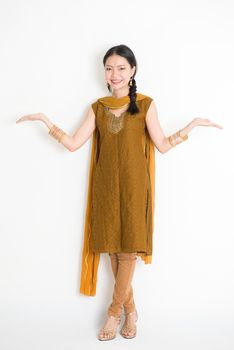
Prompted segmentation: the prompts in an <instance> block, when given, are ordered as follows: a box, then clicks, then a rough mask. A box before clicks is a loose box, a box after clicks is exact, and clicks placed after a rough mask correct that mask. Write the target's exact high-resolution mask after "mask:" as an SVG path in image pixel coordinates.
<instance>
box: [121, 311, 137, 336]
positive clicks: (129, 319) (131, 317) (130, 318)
mask: <svg viewBox="0 0 234 350" xmlns="http://www.w3.org/2000/svg"><path fill="white" fill-rule="evenodd" d="M137 320H138V313H137V310H134V311H133V312H130V313H128V314H125V322H124V325H123V327H122V329H121V331H120V334H121V335H122V337H124V338H127V339H132V338H134V337H135V336H136V333H137V329H136V324H135V323H136V322H137Z"/></svg>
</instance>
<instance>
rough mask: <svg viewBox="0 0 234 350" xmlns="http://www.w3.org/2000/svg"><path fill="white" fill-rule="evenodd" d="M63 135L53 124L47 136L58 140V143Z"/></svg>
mask: <svg viewBox="0 0 234 350" xmlns="http://www.w3.org/2000/svg"><path fill="white" fill-rule="evenodd" d="M65 134H66V133H65V132H64V131H63V130H62V129H60V128H58V127H57V126H56V125H55V124H53V126H52V127H51V128H50V131H49V135H51V136H52V137H54V138H55V139H56V140H58V142H61V139H62V137H63V135H65Z"/></svg>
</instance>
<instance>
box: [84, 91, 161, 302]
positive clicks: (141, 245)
mask: <svg viewBox="0 0 234 350" xmlns="http://www.w3.org/2000/svg"><path fill="white" fill-rule="evenodd" d="M137 95H138V97H139V100H137V101H136V104H137V106H138V108H139V110H140V112H139V113H136V114H133V115H131V114H130V113H128V112H123V113H122V114H121V115H120V116H115V115H114V112H111V111H110V110H108V109H107V108H106V106H105V105H104V104H103V103H101V101H102V99H98V100H96V101H95V102H94V103H93V104H92V108H93V111H94V114H95V124H96V128H95V130H94V132H93V142H92V152H91V160H90V170H89V187H88V201H87V207H86V219H85V230H84V243H83V253H82V269H81V284H80V292H81V293H83V294H84V295H88V296H94V295H95V294H96V283H97V275H98V266H99V259H100V253H111V252H128V253H129V252H137V255H139V256H140V257H141V258H142V260H144V261H145V263H146V264H149V263H151V261H152V252H153V240H152V237H153V230H154V192H155V185H154V174H155V169H154V168H155V160H154V144H153V142H152V140H151V139H150V136H149V133H148V130H147V126H146V121H145V118H146V114H147V111H148V108H149V106H150V104H151V101H152V100H153V98H151V97H149V96H146V95H142V94H139V93H137ZM115 111H117V110H115ZM116 114H117V113H116Z"/></svg>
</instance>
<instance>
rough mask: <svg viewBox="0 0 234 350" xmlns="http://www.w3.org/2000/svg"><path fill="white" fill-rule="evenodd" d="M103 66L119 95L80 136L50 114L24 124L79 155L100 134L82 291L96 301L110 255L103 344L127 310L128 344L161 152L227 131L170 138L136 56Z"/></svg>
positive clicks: (148, 249)
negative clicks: (142, 83) (139, 77)
mask: <svg viewBox="0 0 234 350" xmlns="http://www.w3.org/2000/svg"><path fill="white" fill-rule="evenodd" d="M103 64H104V68H105V79H106V84H107V87H108V90H109V91H110V92H111V96H105V97H102V98H99V99H97V100H96V101H95V102H94V103H92V104H91V106H90V108H89V110H88V112H87V115H86V118H85V120H84V122H83V124H82V125H81V126H80V127H79V128H78V130H77V131H76V132H75V133H74V135H72V136H70V135H68V134H67V133H65V132H64V131H63V130H62V129H60V128H58V127H57V126H56V125H55V124H53V123H52V122H51V121H50V120H49V119H48V117H47V116H46V115H44V114H43V113H36V114H30V115H26V116H23V117H22V118H20V119H18V120H17V121H16V122H17V123H19V122H22V121H26V120H40V121H42V122H43V123H45V124H46V126H47V127H48V128H49V134H50V135H51V136H53V137H54V138H55V139H56V140H58V142H60V143H62V144H63V145H64V146H65V147H66V148H67V149H68V150H69V151H71V152H74V151H75V150H77V149H79V148H80V147H81V146H82V145H83V144H84V143H85V142H86V141H87V140H88V139H89V137H90V136H91V135H93V140H92V153H91V160H90V169H89V188H88V201H87V208H86V221H85V230H84V243H83V255H82V273H81V287H80V291H81V293H83V294H85V295H95V293H96V282H97V269H98V264H99V258H100V253H108V254H109V257H110V262H111V266H112V270H113V274H114V278H115V286H114V291H113V299H112V303H111V304H110V305H109V307H108V312H107V319H106V322H105V324H104V326H103V327H102V329H101V330H100V332H99V334H98V339H99V340H110V339H114V338H115V336H116V332H117V328H118V325H119V324H120V320H121V314H122V310H123V309H124V313H125V322H124V324H123V327H122V329H121V332H120V333H121V335H122V336H123V337H125V338H133V337H135V336H136V321H137V318H138V315H137V310H136V306H135V303H134V296H133V289H132V285H131V283H132V279H133V274H134V270H135V264H136V259H137V256H140V257H141V258H142V259H143V260H144V262H145V263H151V258H152V236H153V226H154V223H153V218H154V194H155V192H154V190H155V187H154V179H155V176H154V175H155V161H154V147H156V148H157V149H158V151H159V152H160V153H166V152H167V151H169V150H170V149H171V148H172V147H174V146H176V145H178V144H180V143H181V142H183V141H185V140H186V139H187V138H188V133H189V132H190V131H191V130H192V129H193V128H194V127H196V126H214V127H217V128H220V129H221V128H222V127H221V126H220V125H217V124H215V123H213V122H211V121H210V120H209V119H202V118H195V119H193V120H192V121H191V122H190V123H189V124H188V125H186V126H185V127H184V128H183V129H181V130H179V131H177V132H176V133H174V134H172V135H170V136H169V137H166V136H165V135H164V132H163V130H162V128H161V126H160V123H159V120H158V115H157V108H156V105H155V103H154V101H153V99H152V98H151V97H149V96H146V95H144V94H140V93H137V92H136V91H137V87H136V81H135V75H136V71H137V62H136V58H135V56H134V53H133V52H132V50H131V49H130V48H129V47H127V46H126V45H118V46H114V47H112V48H110V49H109V50H108V51H107V52H106V54H105V56H104V58H103Z"/></svg>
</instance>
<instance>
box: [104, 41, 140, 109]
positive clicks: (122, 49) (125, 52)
mask: <svg viewBox="0 0 234 350" xmlns="http://www.w3.org/2000/svg"><path fill="white" fill-rule="evenodd" d="M114 54H116V55H119V56H122V57H124V58H126V60H127V61H128V63H129V64H130V66H131V68H133V67H136V69H135V72H134V74H133V76H132V85H131V86H129V94H128V96H129V97H130V104H129V106H128V109H127V112H129V113H130V114H134V113H138V112H139V108H138V107H137V105H136V96H137V94H136V90H137V86H136V81H135V79H134V77H135V75H136V72H137V61H136V58H135V55H134V53H133V52H132V50H131V49H130V48H129V47H128V46H126V45H117V46H113V47H111V48H110V49H109V50H108V51H107V52H106V53H105V56H104V57H103V64H104V66H105V64H106V60H107V58H108V57H110V56H112V55H114ZM107 87H108V90H109V91H110V92H111V89H110V84H108V85H107Z"/></svg>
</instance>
